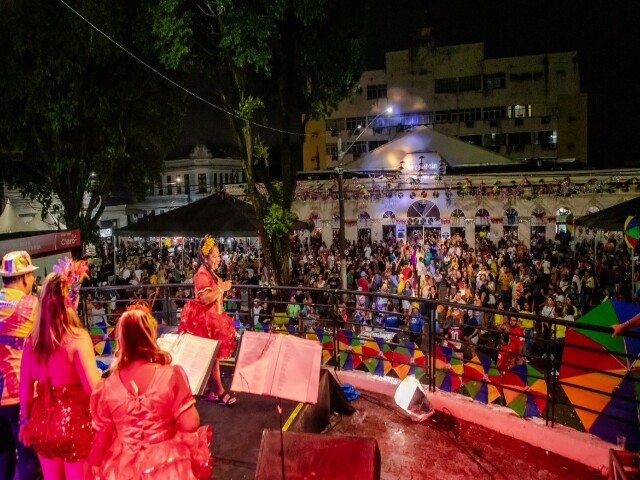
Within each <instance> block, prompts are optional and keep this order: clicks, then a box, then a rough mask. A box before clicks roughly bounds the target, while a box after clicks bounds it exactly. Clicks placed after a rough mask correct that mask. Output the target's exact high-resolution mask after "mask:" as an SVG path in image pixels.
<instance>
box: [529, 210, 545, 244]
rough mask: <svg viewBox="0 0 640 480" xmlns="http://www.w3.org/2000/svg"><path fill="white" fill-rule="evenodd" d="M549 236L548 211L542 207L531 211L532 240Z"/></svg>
mask: <svg viewBox="0 0 640 480" xmlns="http://www.w3.org/2000/svg"><path fill="white" fill-rule="evenodd" d="M546 237H547V213H546V212H545V211H544V208H542V207H536V208H534V209H533V211H532V212H531V240H532V241H533V240H541V241H544V240H545V239H546Z"/></svg>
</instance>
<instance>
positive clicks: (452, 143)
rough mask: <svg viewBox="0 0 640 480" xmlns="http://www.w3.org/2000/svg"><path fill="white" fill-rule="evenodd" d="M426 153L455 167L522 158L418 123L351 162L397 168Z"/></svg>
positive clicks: (356, 166) (355, 166)
mask: <svg viewBox="0 0 640 480" xmlns="http://www.w3.org/2000/svg"><path fill="white" fill-rule="evenodd" d="M420 156H423V157H424V160H426V159H428V160H429V161H432V160H433V159H434V158H441V159H442V160H444V161H445V162H447V165H448V166H450V167H452V168H459V167H479V166H496V165H517V164H519V163H520V162H519V161H518V160H513V159H511V158H509V157H505V156H504V155H500V154H498V153H495V152H492V151H490V150H486V149H484V148H482V147H478V146H476V145H473V144H470V143H467V142H464V141H462V140H459V139H458V138H455V137H450V136H448V135H445V134H443V133H440V132H437V131H436V130H434V129H433V128H429V127H416V128H415V129H412V130H411V131H408V132H406V133H404V134H402V135H399V136H397V137H396V138H394V139H393V140H391V141H390V142H388V143H385V144H384V145H382V146H380V147H378V148H376V149H375V150H373V151H372V152H370V153H369V154H368V155H366V156H364V157H363V158H362V159H361V160H360V161H358V162H353V163H351V164H350V165H349V168H350V169H356V170H395V169H397V168H398V167H399V166H400V162H401V161H404V162H405V163H406V162H411V163H412V164H416V163H418V161H419V160H418V158H419V157H420Z"/></svg>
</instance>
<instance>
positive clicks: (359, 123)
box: [347, 117, 367, 132]
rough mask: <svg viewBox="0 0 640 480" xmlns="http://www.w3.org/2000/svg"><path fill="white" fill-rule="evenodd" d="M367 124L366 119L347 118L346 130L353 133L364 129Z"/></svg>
mask: <svg viewBox="0 0 640 480" xmlns="http://www.w3.org/2000/svg"><path fill="white" fill-rule="evenodd" d="M366 124H367V117H349V118H347V130H349V131H351V132H354V131H356V130H357V129H359V128H364V127H365V125H366Z"/></svg>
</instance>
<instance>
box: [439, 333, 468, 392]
mask: <svg viewBox="0 0 640 480" xmlns="http://www.w3.org/2000/svg"><path fill="white" fill-rule="evenodd" d="M462 373H463V365H462V355H460V354H459V353H458V352H455V351H454V350H453V349H452V348H450V347H445V346H443V345H438V346H436V376H435V377H436V387H438V388H439V389H440V390H444V391H445V392H455V391H456V390H458V388H460V385H462Z"/></svg>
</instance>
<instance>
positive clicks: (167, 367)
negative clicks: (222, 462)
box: [89, 305, 213, 480]
mask: <svg viewBox="0 0 640 480" xmlns="http://www.w3.org/2000/svg"><path fill="white" fill-rule="evenodd" d="M156 330H157V322H156V321H155V319H154V318H153V317H152V316H151V314H150V312H149V310H148V309H147V308H146V307H144V306H142V305H133V306H132V307H130V309H129V310H127V311H126V312H125V313H124V314H122V316H121V317H120V319H119V320H118V325H117V327H116V338H117V341H118V349H117V351H116V359H115V361H114V364H113V365H112V367H111V375H109V376H108V377H107V378H104V379H102V380H100V382H99V383H98V385H97V386H96V388H95V390H94V392H93V394H92V396H91V414H92V416H93V426H94V428H95V431H96V435H95V441H94V444H93V448H92V451H91V455H90V457H89V463H90V465H91V466H92V470H93V474H94V477H95V478H97V479H101V480H121V479H122V480H127V479H131V480H133V479H142V478H144V479H149V480H154V479H158V480H160V479H162V480H164V479H169V478H175V479H178V478H179V479H197V480H205V479H207V480H208V479H209V478H211V470H212V465H213V459H212V458H211V453H210V447H209V445H210V443H211V437H212V433H211V427H210V426H208V425H207V426H202V427H200V417H199V415H198V411H197V410H196V408H195V400H194V398H193V396H192V395H191V390H190V388H189V383H188V380H187V376H186V374H185V372H184V370H183V369H182V367H180V366H172V365H171V356H170V355H169V354H168V353H166V352H163V351H161V350H160V349H159V348H158V346H157V344H156V335H157V331H156Z"/></svg>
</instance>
